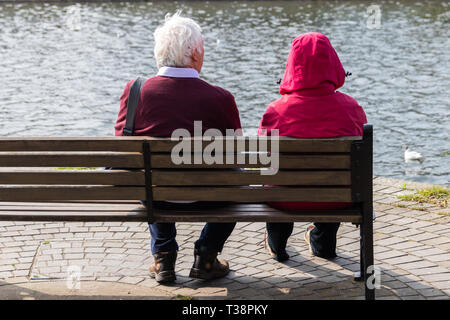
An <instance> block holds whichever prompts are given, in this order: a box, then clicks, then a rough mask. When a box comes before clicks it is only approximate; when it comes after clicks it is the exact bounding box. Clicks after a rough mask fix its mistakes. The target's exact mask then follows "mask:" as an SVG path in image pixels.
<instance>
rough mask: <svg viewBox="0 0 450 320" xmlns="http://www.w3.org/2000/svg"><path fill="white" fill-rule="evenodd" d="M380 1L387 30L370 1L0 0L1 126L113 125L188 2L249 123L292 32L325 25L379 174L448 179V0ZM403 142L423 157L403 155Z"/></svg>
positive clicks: (251, 128) (66, 128)
mask: <svg viewBox="0 0 450 320" xmlns="http://www.w3.org/2000/svg"><path fill="white" fill-rule="evenodd" d="M374 3H376V4H377V5H379V6H380V8H381V14H382V16H381V28H380V29H369V28H367V24H366V23H367V18H368V14H367V7H368V5H369V4H371V3H369V2H366V1H265V2H259V1H252V2H246V1H235V2H231V1H230V2H228V1H220V2H195V1H194V2H154V3H142V2H141V3H139V2H138V3H136V2H133V3H125V2H124V3H84V4H70V3H69V4H52V3H47V4H46V3H42V4H0V58H1V59H0V72H1V80H0V81H1V82H0V101H1V102H2V103H1V106H0V135H2V136H17V135H53V136H57V135H60V136H69V135H83V136H89V135H95V136H98V135H112V134H113V124H114V121H115V117H116V115H117V111H118V100H119V96H120V94H121V93H122V90H123V86H124V84H125V82H126V81H128V80H130V79H132V78H134V77H135V76H136V75H147V76H152V75H153V74H155V72H156V66H155V62H154V59H153V39H152V34H153V31H154V30H155V28H156V26H157V25H159V24H160V23H161V21H162V20H163V17H164V15H165V14H166V13H167V12H174V11H175V10H176V9H177V8H181V9H183V11H184V13H185V14H187V15H188V16H191V17H193V18H194V19H196V20H197V21H198V22H199V23H200V25H201V26H202V27H203V31H204V35H205V47H206V55H205V65H204V68H203V71H202V77H203V78H204V79H205V80H207V81H209V82H212V83H214V84H217V85H220V86H223V87H225V88H227V89H228V90H230V91H231V92H232V93H233V94H234V95H235V97H236V101H237V103H238V106H239V109H240V112H241V118H242V123H243V125H244V127H245V128H246V130H247V134H255V132H256V128H257V126H258V123H259V120H260V117H261V115H262V114H263V112H264V110H265V108H266V106H267V104H268V103H269V102H270V101H272V100H274V99H276V98H277V97H278V93H277V90H278V85H277V84H276V82H277V80H278V79H279V78H281V77H282V75H283V70H284V64H285V60H286V57H287V53H288V51H289V45H290V42H291V40H292V39H293V38H294V37H295V36H297V35H298V34H300V33H303V32H308V31H319V32H322V33H325V34H326V35H328V36H329V38H330V40H331V42H332V44H333V45H334V47H335V48H336V50H337V51H338V53H339V55H340V57H341V60H342V62H343V64H344V67H345V68H346V70H349V71H351V72H352V73H353V75H352V76H351V77H350V78H349V79H348V80H347V82H346V84H345V85H344V87H343V88H342V89H341V90H342V91H343V92H345V93H347V94H350V95H352V96H354V97H355V98H356V99H357V100H358V101H359V102H360V104H361V105H362V106H363V107H364V108H365V110H366V113H367V116H368V119H369V122H370V123H372V124H373V125H374V127H375V157H374V160H375V168H374V171H375V174H377V175H383V176H391V177H399V178H406V179H411V180H416V181H422V182H430V183H436V184H444V185H449V184H450V182H449V181H450V179H449V177H450V173H449V171H450V170H449V169H450V161H449V159H450V158H449V157H450V156H449V155H446V153H448V152H449V151H450V142H449V129H448V128H449V115H450V104H449V96H448V87H449V71H450V61H449V60H450V54H449V49H450V40H449V39H450V38H449V27H448V26H449V19H450V8H449V2H445V1H444V2H443V1H375V2H374ZM77 19H78V20H77ZM77 21H79V22H80V23H79V24H78V23H77ZM404 144H408V145H409V146H410V148H411V149H414V150H416V151H420V152H422V153H423V154H424V157H425V159H424V161H423V162H422V163H405V162H404V160H403V150H402V145H404Z"/></svg>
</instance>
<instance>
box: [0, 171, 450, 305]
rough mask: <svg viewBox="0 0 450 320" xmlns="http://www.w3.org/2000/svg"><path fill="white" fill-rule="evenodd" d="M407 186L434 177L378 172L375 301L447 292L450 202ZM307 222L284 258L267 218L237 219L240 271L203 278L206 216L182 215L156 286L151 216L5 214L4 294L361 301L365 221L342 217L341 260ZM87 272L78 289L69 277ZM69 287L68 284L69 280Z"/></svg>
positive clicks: (233, 255) (0, 235) (231, 244)
mask: <svg viewBox="0 0 450 320" xmlns="http://www.w3.org/2000/svg"><path fill="white" fill-rule="evenodd" d="M405 184H406V187H407V188H408V189H414V188H423V187H427V185H422V184H418V183H413V182H409V181H400V180H394V179H386V178H380V177H378V178H375V180H374V192H375V194H374V201H375V204H374V205H375V213H376V216H377V218H376V220H375V222H374V231H375V233H374V240H375V261H376V264H377V265H378V266H379V267H380V268H381V272H382V276H381V288H380V289H378V290H376V295H377V299H449V296H450V216H449V214H450V210H449V209H448V207H447V208H442V207H437V206H433V205H429V204H425V205H421V204H418V203H413V202H405V201H400V200H399V199H398V198H397V196H398V195H402V194H408V193H413V191H411V190H405V189H404V186H405ZM307 225H308V224H305V223H296V225H295V229H294V233H293V235H292V237H291V238H290V241H289V243H288V253H289V254H290V256H291V259H290V260H289V261H288V262H286V263H279V262H276V261H274V260H272V259H270V257H269V255H268V254H267V252H266V251H265V249H264V245H263V239H264V229H265V225H264V223H238V225H237V227H236V229H235V230H234V232H233V234H232V235H231V237H230V238H229V240H228V241H227V243H226V245H225V249H224V251H223V253H222V255H221V256H222V257H224V258H226V259H228V260H229V262H230V267H231V269H232V272H230V274H229V275H228V276H227V277H226V278H224V279H220V280H215V281H211V282H203V281H199V280H192V279H190V278H189V277H188V273H189V269H190V267H191V265H192V262H193V256H192V254H193V242H194V241H195V239H196V238H197V237H198V235H199V233H200V230H201V228H202V226H203V224H202V223H179V224H178V237H177V239H178V242H179V244H180V251H179V255H178V260H177V270H176V271H177V277H178V279H177V281H176V283H175V284H172V285H158V283H156V282H155V281H154V280H152V279H151V278H150V277H149V276H148V274H147V269H148V266H149V265H150V263H151V262H152V259H153V258H152V257H151V255H150V253H149V241H150V239H149V234H148V227H147V225H146V224H145V223H115V222H111V223H108V222H105V223H103V222H98V223H95V222H91V223H75V222H71V223H35V222H31V223H29V222H0V299H68V298H70V299H77V298H80V299H86V298H89V299H92V298H108V299H127V298H131V299H363V298H364V297H363V295H364V289H363V284H362V283H358V282H355V281H353V272H354V271H358V270H359V229H357V228H355V226H353V225H352V224H343V225H342V226H341V228H340V229H339V233H338V258H337V259H335V260H333V261H327V260H325V259H321V258H316V257H312V256H311V255H310V254H309V252H308V250H307V245H306V243H305V242H304V240H303V235H304V231H305V229H306V226H307ZM68 268H70V269H69V270H72V271H75V272H76V271H78V270H80V271H81V272H80V277H81V282H80V283H79V284H80V288H79V289H78V288H76V287H75V288H71V289H69V287H70V285H72V286H73V285H74V284H76V283H75V282H67V274H68ZM68 285H69V286H68Z"/></svg>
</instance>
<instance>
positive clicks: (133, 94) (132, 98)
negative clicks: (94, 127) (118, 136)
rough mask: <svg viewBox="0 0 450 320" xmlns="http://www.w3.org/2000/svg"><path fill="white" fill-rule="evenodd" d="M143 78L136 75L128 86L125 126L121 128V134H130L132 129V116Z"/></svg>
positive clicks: (135, 108) (134, 113)
mask: <svg viewBox="0 0 450 320" xmlns="http://www.w3.org/2000/svg"><path fill="white" fill-rule="evenodd" d="M144 82H145V79H144V78H142V77H138V78H137V79H136V80H135V81H134V82H133V84H132V85H131V88H130V94H129V96H128V104H127V118H126V123H125V127H124V128H123V131H122V135H123V136H132V135H133V131H134V118H135V117H136V110H137V106H138V102H139V98H140V96H141V89H142V86H143V85H144Z"/></svg>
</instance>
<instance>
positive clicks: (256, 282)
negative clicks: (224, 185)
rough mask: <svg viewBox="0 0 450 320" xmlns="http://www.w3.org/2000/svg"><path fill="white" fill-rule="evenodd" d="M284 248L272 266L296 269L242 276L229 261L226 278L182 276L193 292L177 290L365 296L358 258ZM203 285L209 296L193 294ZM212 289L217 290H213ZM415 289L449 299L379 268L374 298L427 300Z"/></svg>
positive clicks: (237, 295) (279, 296)
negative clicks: (283, 258)
mask: <svg viewBox="0 0 450 320" xmlns="http://www.w3.org/2000/svg"><path fill="white" fill-rule="evenodd" d="M287 251H288V253H289V255H290V256H291V258H290V259H289V260H288V261H286V262H275V265H277V264H279V265H280V266H281V265H282V266H284V267H286V266H287V267H290V268H291V269H292V270H296V271H297V272H294V273H291V274H286V275H284V276H269V277H258V276H252V275H244V274H242V273H240V272H239V270H233V266H232V262H230V267H231V269H232V270H231V271H230V275H228V276H227V277H225V278H223V279H218V280H212V281H209V282H205V281H200V280H190V281H189V280H188V278H186V277H183V280H181V281H180V284H181V283H182V282H183V281H186V282H185V283H182V285H183V287H184V288H189V289H191V290H192V291H191V292H190V290H179V292H181V293H185V294H186V295H189V293H191V294H193V297H195V298H198V299H257V300H291V299H299V300H302V299H307V300H310V299H312V300H316V299H318V300H320V299H333V300H348V299H351V300H353V299H357V300H361V299H365V296H364V282H362V281H356V280H354V272H355V271H359V258H354V257H351V256H349V255H348V254H346V253H344V252H341V253H339V254H338V257H337V258H335V259H332V260H327V259H322V258H317V257H313V256H309V257H308V256H307V255H301V254H300V253H299V252H298V251H297V250H296V249H295V248H293V247H288V249H287ZM267 259H268V260H267V261H271V260H272V261H273V259H272V258H271V257H270V256H269V255H268V254H267ZM330 263H331V265H330ZM329 266H330V267H329ZM331 266H333V267H335V268H336V269H338V270H335V269H334V268H333V267H331ZM173 286H177V284H175V285H173ZM183 287H180V288H183ZM205 288H207V289H206V291H208V292H210V294H209V295H198V294H195V290H198V289H203V290H205ZM214 288H215V289H217V290H216V291H215V290H214ZM221 288H222V291H223V290H224V289H225V290H226V296H221V295H220V294H218V293H220V292H221V290H220V289H221ZM418 290H420V291H421V292H422V293H423V292H426V294H427V295H426V296H427V298H433V297H434V298H436V299H448V295H447V294H446V293H445V292H444V291H442V290H439V289H436V288H434V287H432V286H430V285H428V284H426V283H425V282H420V281H417V280H415V279H414V278H413V277H412V276H409V275H402V274H398V273H395V272H393V271H391V270H388V269H385V268H381V283H380V288H379V289H376V290H375V296H376V299H406V300H408V299H414V300H423V299H426V298H425V296H424V295H423V294H421V293H420V292H419V291H418ZM214 294H217V296H215V295H214ZM245 297H247V298H245Z"/></svg>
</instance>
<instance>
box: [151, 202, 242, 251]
mask: <svg viewBox="0 0 450 320" xmlns="http://www.w3.org/2000/svg"><path fill="white" fill-rule="evenodd" d="M143 203H144V204H145V202H144V201H143ZM226 204H227V203H206V202H202V203H193V204H171V203H164V202H162V203H159V202H155V203H154V207H155V208H161V209H167V210H170V209H175V208H180V207H181V208H183V209H187V210H189V209H192V208H196V207H199V206H201V207H205V206H206V207H208V206H210V207H211V210H213V208H217V207H218V206H223V205H226ZM148 226H149V230H150V237H151V242H150V245H151V250H152V253H153V254H155V253H158V252H169V251H175V250H178V243H177V241H176V235H177V229H176V227H175V223H149V225H148ZM235 226H236V223H235V222H232V223H206V224H205V226H204V227H203V230H202V232H201V234H200V237H199V238H198V240H197V241H196V242H195V249H198V250H199V251H200V252H211V251H214V252H221V251H222V249H223V246H224V244H225V241H227V239H228V237H229V236H230V235H231V232H233V229H234V227H235Z"/></svg>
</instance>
